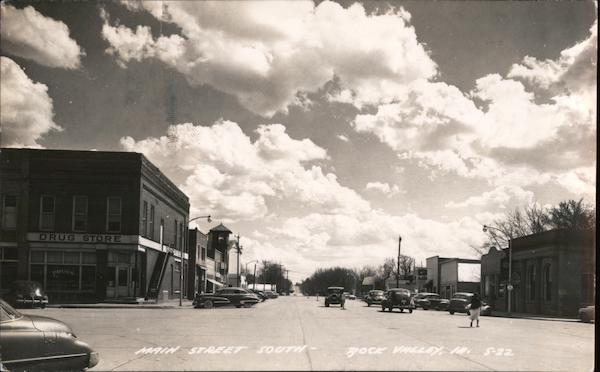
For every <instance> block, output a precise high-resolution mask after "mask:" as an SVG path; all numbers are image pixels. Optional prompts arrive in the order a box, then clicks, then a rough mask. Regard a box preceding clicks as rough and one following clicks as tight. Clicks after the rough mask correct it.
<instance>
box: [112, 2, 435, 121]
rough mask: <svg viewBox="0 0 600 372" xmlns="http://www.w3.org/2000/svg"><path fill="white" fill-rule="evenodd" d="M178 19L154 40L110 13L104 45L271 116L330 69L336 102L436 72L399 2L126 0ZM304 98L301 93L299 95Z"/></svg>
mask: <svg viewBox="0 0 600 372" xmlns="http://www.w3.org/2000/svg"><path fill="white" fill-rule="evenodd" d="M126 4H127V7H128V8H129V9H130V10H142V9H143V10H145V11H148V12H149V13H150V14H152V15H153V16H154V17H156V18H159V19H162V20H163V21H165V22H171V23H173V24H176V25H177V26H179V27H180V28H181V30H182V33H181V35H171V36H170V37H164V36H161V37H159V38H157V39H153V38H152V36H151V33H150V30H149V28H148V27H144V26H138V27H137V28H136V29H135V30H132V29H129V28H126V27H124V26H113V25H111V24H110V22H109V20H108V17H107V16H105V17H104V18H105V24H104V26H103V29H102V35H103V37H104V38H105V39H106V40H107V41H108V42H109V44H110V47H109V48H108V50H107V52H108V53H110V54H112V55H114V56H115V57H116V58H117V60H118V61H119V63H120V64H121V65H123V66H124V65H125V64H126V63H127V62H128V61H131V60H141V59H144V58H157V59H159V60H161V61H163V62H164V63H166V64H167V65H169V66H171V67H173V68H175V69H176V70H178V71H179V72H181V73H182V74H184V75H185V76H186V77H187V79H188V81H189V82H190V83H192V84H209V85H211V86H213V87H215V88H216V89H219V90H221V91H223V92H226V93H229V94H231V95H234V96H235V97H237V99H238V100H239V101H240V103H241V104H243V105H244V106H245V107H247V108H248V109H250V110H251V111H253V112H255V113H258V114H261V115H266V116H272V115H273V114H274V113H275V112H277V111H282V112H286V110H287V107H288V106H289V105H291V104H295V105H297V104H298V103H299V102H300V103H302V104H301V106H304V105H305V104H307V102H306V100H303V99H301V97H303V96H304V97H305V94H306V93H307V92H316V91H318V90H319V89H320V88H322V87H323V86H324V84H325V83H327V82H328V81H330V80H332V79H333V78H334V76H335V77H336V78H338V79H339V83H340V84H339V87H340V91H339V92H330V93H329V94H328V97H329V98H330V99H331V100H344V99H346V98H347V96H348V94H349V95H350V97H351V100H352V103H353V104H355V105H357V106H361V105H363V104H366V103H380V102H383V101H389V100H390V99H391V97H393V96H394V95H395V90H397V89H399V87H401V86H402V85H404V84H407V83H410V82H412V81H414V80H417V79H429V78H431V77H433V76H435V75H436V74H437V65H436V64H435V63H434V62H433V60H432V59H431V58H430V57H429V55H428V53H427V51H426V50H425V48H424V47H423V45H422V44H420V43H419V42H418V40H417V37H416V33H415V30H414V28H413V27H412V26H410V25H409V20H410V15H409V14H408V13H407V12H406V11H404V10H403V9H402V8H400V9H396V10H390V11H389V12H387V13H386V14H367V13H366V11H365V9H364V8H363V6H362V5H360V4H358V3H356V4H353V5H351V6H350V7H348V8H343V7H342V6H341V5H339V4H336V3H333V2H330V1H324V2H321V3H320V4H318V5H316V6H315V5H314V4H313V3H312V2H292V3H278V2H261V1H257V2H216V3H215V2H204V1H203V2H185V1H184V2H168V3H165V6H164V7H163V6H161V4H160V3H157V2H141V3H135V4H131V3H129V2H126ZM299 97H300V98H299Z"/></svg>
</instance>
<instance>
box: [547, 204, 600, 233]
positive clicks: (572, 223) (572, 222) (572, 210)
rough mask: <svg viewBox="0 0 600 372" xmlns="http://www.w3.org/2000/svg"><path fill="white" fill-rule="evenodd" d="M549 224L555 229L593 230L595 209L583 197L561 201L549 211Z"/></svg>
mask: <svg viewBox="0 0 600 372" xmlns="http://www.w3.org/2000/svg"><path fill="white" fill-rule="evenodd" d="M550 224H551V225H552V227H553V228H556V229H565V230H594V229H595V228H596V211H595V210H594V209H593V208H592V207H591V206H589V205H586V204H584V202H583V199H579V201H575V200H572V199H571V200H568V201H563V202H560V203H559V204H558V206H556V207H554V208H552V210H551V211H550Z"/></svg>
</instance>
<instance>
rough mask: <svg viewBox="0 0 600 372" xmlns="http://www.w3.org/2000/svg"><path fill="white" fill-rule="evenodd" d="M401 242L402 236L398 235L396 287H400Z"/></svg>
mask: <svg viewBox="0 0 600 372" xmlns="http://www.w3.org/2000/svg"><path fill="white" fill-rule="evenodd" d="M401 244H402V237H401V236H398V262H397V265H398V267H397V271H396V288H399V287H400V245H401Z"/></svg>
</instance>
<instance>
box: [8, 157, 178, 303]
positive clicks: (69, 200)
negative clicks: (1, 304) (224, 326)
mask: <svg viewBox="0 0 600 372" xmlns="http://www.w3.org/2000/svg"><path fill="white" fill-rule="evenodd" d="M0 151H1V152H0V193H1V198H2V203H1V204H0V208H1V209H0V216H1V218H2V221H1V223H2V226H1V229H0V251H1V253H0V265H1V267H0V269H1V270H0V271H1V272H2V278H0V288H6V287H7V285H8V284H9V283H10V282H12V281H13V280H16V279H23V280H35V281H38V282H40V283H42V285H43V287H44V289H45V290H46V292H48V294H49V297H50V301H51V302H58V301H98V300H100V301H102V300H109V299H120V298H121V299H122V298H140V297H145V298H155V297H157V296H158V295H159V294H160V295H163V294H168V295H169V296H176V295H178V293H179V291H180V290H181V275H182V272H181V269H182V267H183V265H182V259H183V260H186V259H187V257H186V255H185V254H183V253H182V252H184V251H185V250H184V245H185V239H184V231H187V229H186V228H185V226H186V222H187V220H188V211H189V200H188V197H187V196H186V195H185V194H184V193H183V192H181V191H180V190H179V189H178V188H177V187H176V186H175V185H174V184H173V183H172V182H171V181H170V180H168V179H167V177H165V175H163V174H162V173H161V172H160V170H159V169H158V168H157V167H156V166H154V165H153V164H152V163H150V162H149V161H148V160H147V159H146V158H145V157H144V156H143V155H141V154H138V153H129V152H100V151H64V150H34V149H1V150H0Z"/></svg>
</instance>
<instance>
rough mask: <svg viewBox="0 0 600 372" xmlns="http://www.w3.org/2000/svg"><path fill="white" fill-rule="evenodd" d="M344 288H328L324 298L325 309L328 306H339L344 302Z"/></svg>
mask: <svg viewBox="0 0 600 372" xmlns="http://www.w3.org/2000/svg"><path fill="white" fill-rule="evenodd" d="M343 296H344V287H328V288H327V297H325V307H329V305H341V304H342V301H344V297H343Z"/></svg>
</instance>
